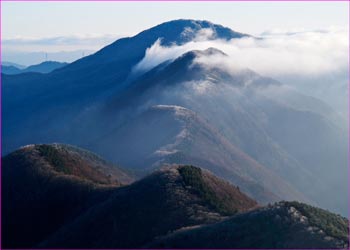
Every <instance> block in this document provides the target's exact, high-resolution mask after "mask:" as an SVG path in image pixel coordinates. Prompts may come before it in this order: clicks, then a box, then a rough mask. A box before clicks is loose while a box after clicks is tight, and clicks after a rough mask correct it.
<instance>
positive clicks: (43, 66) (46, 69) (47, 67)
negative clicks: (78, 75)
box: [1, 61, 68, 75]
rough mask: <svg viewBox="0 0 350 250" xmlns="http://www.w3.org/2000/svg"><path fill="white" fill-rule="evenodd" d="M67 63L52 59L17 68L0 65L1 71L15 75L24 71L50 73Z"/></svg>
mask: <svg viewBox="0 0 350 250" xmlns="http://www.w3.org/2000/svg"><path fill="white" fill-rule="evenodd" d="M66 65H68V63H61V62H54V61H45V62H42V63H40V64H36V65H31V66H28V67H26V68H22V69H21V68H18V67H16V66H12V65H11V66H5V65H2V66H1V72H2V73H4V74H7V75H16V74H21V73H26V72H36V73H43V74H47V73H50V72H52V71H54V70H56V69H59V68H62V67H64V66H66Z"/></svg>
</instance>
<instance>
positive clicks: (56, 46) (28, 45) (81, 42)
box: [1, 34, 119, 52]
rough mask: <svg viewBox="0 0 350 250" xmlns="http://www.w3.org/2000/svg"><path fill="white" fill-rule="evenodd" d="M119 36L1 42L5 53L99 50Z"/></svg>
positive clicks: (18, 39) (74, 36) (26, 38)
mask: <svg viewBox="0 0 350 250" xmlns="http://www.w3.org/2000/svg"><path fill="white" fill-rule="evenodd" d="M118 38H119V36H116V35H111V34H104V35H103V34H89V35H72V36H55V37H14V38H5V39H2V40H1V46H2V48H3V49H4V50H5V51H17V52H18V51H26V52H33V51H38V50H41V51H48V52H57V51H62V50H64V51H70V50H81V49H84V50H98V49H100V48H102V47H104V46H106V45H108V44H110V43H112V42H114V41H115V40H117V39H118Z"/></svg>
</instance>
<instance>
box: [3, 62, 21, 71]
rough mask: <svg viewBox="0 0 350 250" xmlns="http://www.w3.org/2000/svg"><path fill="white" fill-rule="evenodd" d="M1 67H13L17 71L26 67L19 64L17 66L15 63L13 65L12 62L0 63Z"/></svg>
mask: <svg viewBox="0 0 350 250" xmlns="http://www.w3.org/2000/svg"><path fill="white" fill-rule="evenodd" d="M1 65H2V66H13V67H16V68H18V69H24V68H25V67H26V66H24V65H21V64H17V63H13V62H7V61H2V62H1Z"/></svg>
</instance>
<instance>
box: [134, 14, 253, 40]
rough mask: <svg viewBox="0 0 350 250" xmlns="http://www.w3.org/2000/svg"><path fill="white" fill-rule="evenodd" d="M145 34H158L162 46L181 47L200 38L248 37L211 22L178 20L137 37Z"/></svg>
mask: <svg viewBox="0 0 350 250" xmlns="http://www.w3.org/2000/svg"><path fill="white" fill-rule="evenodd" d="M170 31H171V32H170ZM145 34H156V35H157V36H158V38H163V39H162V45H172V44H178V45H180V44H184V43H186V42H189V41H192V40H193V39H195V38H196V37H198V36H202V37H203V38H206V39H209V40H213V39H225V40H230V39H232V38H240V37H243V36H248V35H246V34H243V33H239V32H235V31H233V30H231V29H230V28H227V27H224V26H222V25H218V24H214V23H212V22H210V21H206V20H191V19H178V20H172V21H168V22H164V23H162V24H159V25H157V26H154V27H152V28H150V29H148V30H145V31H143V32H141V33H139V34H138V35H137V36H143V35H145Z"/></svg>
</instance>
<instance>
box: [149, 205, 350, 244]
mask: <svg viewBox="0 0 350 250" xmlns="http://www.w3.org/2000/svg"><path fill="white" fill-rule="evenodd" d="M348 232H349V229H348V220H347V219H346V218H344V217H341V216H339V215H335V214H332V213H330V212H328V211H325V210H322V209H319V208H315V207H312V206H309V205H306V204H302V203H298V202H280V203H277V204H275V205H273V206H269V207H264V208H259V209H256V210H253V211H250V212H247V213H243V214H239V215H237V216H234V217H232V218H230V219H227V220H225V221H223V222H219V223H216V224H211V225H206V226H197V227H189V228H183V229H180V230H178V231H176V232H173V233H170V234H169V235H167V236H164V237H160V238H159V239H157V240H155V241H154V242H153V243H151V244H148V245H147V247H150V248H175V249H176V248H222V249H225V248H277V249H285V248H289V249H291V248H293V249H294V248H319V249H321V248H328V249H331V248H344V249H346V248H348V247H349V241H348Z"/></svg>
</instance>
